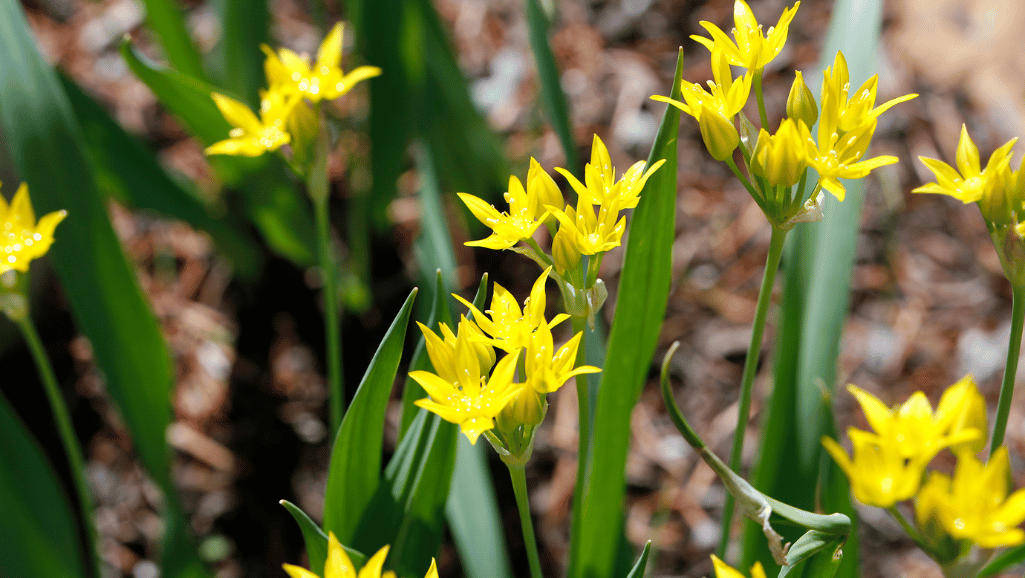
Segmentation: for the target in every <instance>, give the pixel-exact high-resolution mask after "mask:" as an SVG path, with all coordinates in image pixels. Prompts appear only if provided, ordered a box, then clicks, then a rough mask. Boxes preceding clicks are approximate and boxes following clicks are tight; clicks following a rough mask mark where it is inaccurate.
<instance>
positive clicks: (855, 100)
mask: <svg viewBox="0 0 1025 578" xmlns="http://www.w3.org/2000/svg"><path fill="white" fill-rule="evenodd" d="M850 86H851V78H850V73H849V72H848V69H847V59H846V58H844V55H843V53H842V52H839V51H837V53H836V57H835V58H834V59H833V66H831V67H829V68H826V70H824V71H823V73H822V94H821V97H822V109H823V114H825V113H826V108H827V101H828V103H829V104H828V107H829V108H830V110H831V112H832V113H833V115H834V116H835V118H836V124H835V127H836V129H838V130H839V131H840V132H849V131H852V130H854V129H855V128H857V127H859V126H862V125H865V124H869V123H873V122H875V120H876V119H877V118H879V115H880V114H882V113H884V112H886V111H887V110H889V109H890V107H892V106H893V105H895V104H900V103H902V102H905V101H908V100H911V99H913V98H916V97H917V96H918V95H917V94H905V95H903V96H898V97H897V98H893V99H890V100H888V101H886V102H884V103H883V104H881V105H879V106H875V102H876V92H877V90H878V88H879V75H878V74H876V75H874V76H872V78H869V79H868V80H866V81H865V82H864V83H863V84H862V85H861V87H860V88H858V90H856V91H855V92H854V93H853V95H852V94H850ZM874 106H875V108H873V107H874ZM808 126H811V124H809V125H808Z"/></svg>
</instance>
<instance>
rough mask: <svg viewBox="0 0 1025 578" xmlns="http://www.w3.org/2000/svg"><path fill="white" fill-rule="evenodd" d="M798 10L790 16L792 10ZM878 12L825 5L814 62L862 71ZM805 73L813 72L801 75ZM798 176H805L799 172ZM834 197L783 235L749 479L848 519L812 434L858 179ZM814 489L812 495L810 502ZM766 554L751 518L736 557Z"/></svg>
mask: <svg viewBox="0 0 1025 578" xmlns="http://www.w3.org/2000/svg"><path fill="white" fill-rule="evenodd" d="M799 17H800V16H799ZM881 22H882V2H881V1H880V0H870V1H862V0H857V1H855V0H843V1H841V2H838V3H837V4H836V6H835V8H834V10H833V16H832V21H831V23H830V27H829V31H828V32H827V35H826V41H825V43H824V46H825V48H824V49H823V53H822V55H821V56H820V60H819V71H821V70H822V69H824V68H825V67H827V66H831V65H832V63H833V58H834V56H835V55H836V52H837V50H842V51H843V53H844V56H845V57H846V58H847V63H848V67H849V69H850V78H851V85H852V86H858V85H860V84H861V83H862V82H863V81H864V80H865V79H867V78H868V77H869V76H871V75H872V70H873V68H874V66H875V63H876V45H877V43H878V39H879V31H880V26H881ZM805 77H806V78H808V79H809V82H811V80H812V79H815V78H820V73H818V72H816V73H808V74H806V75H805ZM808 181H809V182H810V183H814V182H815V175H813V174H809V176H808ZM845 186H846V187H847V196H846V199H845V200H844V202H842V203H839V202H836V200H835V199H833V198H831V197H830V198H829V200H828V201H827V202H826V203H825V205H824V207H823V213H824V218H823V220H822V221H821V222H819V223H808V224H802V225H800V226H798V227H797V228H796V229H795V230H794V231H793V232H792V233H791V234H790V237H791V238H790V239H788V245H787V251H786V253H785V254H784V258H783V266H784V270H785V273H786V275H785V280H784V284H783V301H782V304H781V311H780V321H779V334H778V337H777V344H776V351H775V366H774V368H773V371H774V380H773V381H774V383H775V384H776V387H775V388H774V389H773V392H772V395H771V398H770V399H769V401H768V402H767V403H766V404H765V407H766V411H767V413H766V415H765V418H764V421H763V424H762V441H761V450H760V451H759V452H758V454H757V455H758V464H757V465H756V467H755V469H754V471H753V472H752V481H753V483H754V485H755V487H757V488H758V489H759V490H761V491H763V492H765V493H766V494H768V495H770V496H772V497H774V498H776V499H777V500H780V501H782V502H786V503H788V504H791V505H793V506H796V507H799V508H803V509H806V510H813V511H814V510H821V511H826V512H841V513H844V514H847V515H848V516H850V517H851V519H852V520H855V521H856V517H855V513H854V510H853V508H852V507H851V503H850V492H849V490H848V486H847V479H846V477H845V476H844V474H843V472H842V471H841V470H840V469H839V468H838V467H837V466H836V464H834V463H833V461H832V459H830V458H829V456H828V455H827V454H826V453H825V452H823V451H822V444H821V442H820V441H819V440H820V439H821V437H822V436H824V435H828V436H832V437H836V426H835V424H834V423H833V412H832V394H833V392H834V391H835V382H836V366H837V359H838V355H839V347H840V337H841V335H842V332H843V325H844V322H845V320H846V319H847V315H848V310H849V309H850V279H851V269H852V267H853V265H854V249H855V246H856V243H857V235H858V227H859V224H860V223H861V208H862V204H863V202H864V191H865V185H864V181H863V180H859V181H850V182H846V183H845ZM816 496H821V498H820V499H821V503H816ZM857 538H858V536H857V531H852V532H851V535H850V537H849V538H848V540H847V542H846V543H845V544H844V557H843V561H842V562H841V563H840V568H839V571H838V574H837V575H838V576H841V577H844V578H853V577H855V576H857V575H858V539H857ZM828 558H829V557H828V556H816V557H814V558H812V559H811V560H810V561H809V563H808V564H806V565H805V566H804V567H803V568H797V569H795V570H794V572H792V573H791V574H790V575H791V576H802V575H803V576H819V575H822V573H824V572H827V571H829V570H827V569H826V568H825V567H824V566H823V565H824V564H827V563H828V564H831V561H830V560H828ZM758 559H760V560H762V562H763V563H766V561H767V560H769V559H770V558H769V555H768V550H767V549H766V548H765V546H764V539H763V538H761V537H760V532H759V531H758V529H757V528H755V527H754V526H753V525H752V524H746V525H745V529H744V563H743V564H744V565H745V567H747V566H749V565H750V564H752V563H753V562H754V561H755V560H758Z"/></svg>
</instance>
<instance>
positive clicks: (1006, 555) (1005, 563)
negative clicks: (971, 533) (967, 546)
mask: <svg viewBox="0 0 1025 578" xmlns="http://www.w3.org/2000/svg"><path fill="white" fill-rule="evenodd" d="M1023 561H1025V544H1021V545H1019V546H1015V547H1013V548H1010V549H1008V550H1004V551H1003V552H1001V553H999V554H997V555H996V556H995V557H994V558H993V559H992V560H990V561H989V563H988V564H986V565H985V566H983V567H982V570H980V571H979V575H978V577H979V578H985V577H986V576H994V575H996V574H998V573H1000V572H1002V571H1004V570H1006V569H1008V568H1010V567H1011V566H1015V565H1017V564H1021V563H1022V562H1023Z"/></svg>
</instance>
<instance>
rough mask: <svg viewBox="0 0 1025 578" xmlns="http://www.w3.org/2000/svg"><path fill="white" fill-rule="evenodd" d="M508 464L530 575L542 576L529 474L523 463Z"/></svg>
mask: <svg viewBox="0 0 1025 578" xmlns="http://www.w3.org/2000/svg"><path fill="white" fill-rule="evenodd" d="M506 466H508V467H509V477H510V478H512V485H513V492H514V493H515V494H516V508H517V509H518V510H519V511H520V526H522V527H523V542H524V546H525V547H526V548H527V561H528V562H529V563H530V576H531V578H542V576H543V575H542V574H541V558H540V556H538V553H537V539H536V538H534V522H533V521H532V520H531V518H530V501H529V500H528V498H527V476H526V475H525V473H524V470H523V465H522V464H510V463H506Z"/></svg>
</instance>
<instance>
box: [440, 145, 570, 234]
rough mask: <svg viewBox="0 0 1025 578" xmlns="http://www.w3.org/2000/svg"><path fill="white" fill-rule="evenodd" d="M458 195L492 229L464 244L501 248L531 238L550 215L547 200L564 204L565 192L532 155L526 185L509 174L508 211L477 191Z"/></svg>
mask: <svg viewBox="0 0 1025 578" xmlns="http://www.w3.org/2000/svg"><path fill="white" fill-rule="evenodd" d="M458 195H459V198H460V199H461V200H462V201H463V204H465V205H466V208H468V209H470V212H471V213H473V216H474V217H477V220H478V221H480V222H481V223H484V224H485V225H487V226H488V227H490V228H491V231H492V233H491V236H489V237H487V238H485V239H481V240H479V241H468V242H466V243H464V244H465V245H466V246H468V247H485V248H488V249H495V250H498V251H500V250H502V249H508V248H510V247H512V246H513V245H515V244H516V243H519V242H520V241H522V240H523V239H528V238H530V237H531V236H532V235H533V234H534V231H536V230H537V228H538V227H539V226H541V224H542V223H544V222H545V220H546V219H547V218H548V216H549V212H548V211H547V210H546V209H545V206H546V204H548V203H551V202H553V201H554V202H555V203H557V204H562V195H561V194H559V189H558V187H557V186H556V185H555V181H553V180H552V177H551V176H549V175H548V173H547V172H545V171H544V169H542V168H541V165H539V164H537V161H535V160H534V159H531V167H530V171H529V172H528V173H527V187H526V188H524V187H523V183H522V182H520V179H518V178H516V177H515V176H510V177H509V190H508V192H506V193H505V202H506V203H508V204H509V210H508V211H506V212H504V213H499V212H498V209H496V208H495V207H494V205H490V204H488V203H486V202H484V200H483V199H480V198H478V197H475V196H473V195H469V194H467V193H458Z"/></svg>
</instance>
